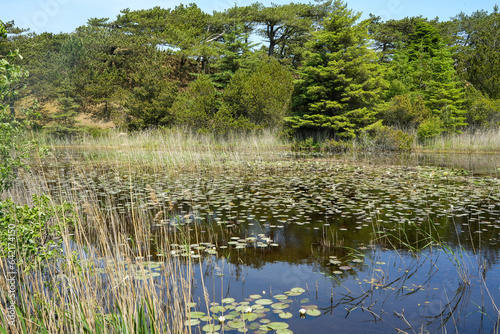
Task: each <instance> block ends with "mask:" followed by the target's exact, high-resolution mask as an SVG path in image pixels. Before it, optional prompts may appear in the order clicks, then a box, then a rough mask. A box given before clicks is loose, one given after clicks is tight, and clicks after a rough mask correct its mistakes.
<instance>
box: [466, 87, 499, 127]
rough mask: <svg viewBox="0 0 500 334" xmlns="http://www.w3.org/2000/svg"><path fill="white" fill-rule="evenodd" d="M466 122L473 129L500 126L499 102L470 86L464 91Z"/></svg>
mask: <svg viewBox="0 0 500 334" xmlns="http://www.w3.org/2000/svg"><path fill="white" fill-rule="evenodd" d="M465 96H466V102H465V105H466V108H465V109H466V110H467V112H466V113H465V115H464V117H465V118H466V122H467V123H468V124H470V125H472V126H474V127H475V128H488V127H496V126H499V125H500V100H498V99H497V100H494V99H489V98H487V97H486V96H484V95H483V94H482V93H481V92H480V91H478V90H477V89H475V88H474V87H473V86H472V85H468V86H467V87H466V90H465Z"/></svg>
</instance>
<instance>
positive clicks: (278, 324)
mask: <svg viewBox="0 0 500 334" xmlns="http://www.w3.org/2000/svg"><path fill="white" fill-rule="evenodd" d="M266 326H267V327H269V328H271V329H273V330H278V329H286V328H288V324H287V323H286V322H270V323H268V324H267V325H266Z"/></svg>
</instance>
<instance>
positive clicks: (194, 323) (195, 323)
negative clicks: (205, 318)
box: [184, 319, 200, 326]
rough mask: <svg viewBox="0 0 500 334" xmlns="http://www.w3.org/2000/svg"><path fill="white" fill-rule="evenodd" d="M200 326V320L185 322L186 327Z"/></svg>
mask: <svg viewBox="0 0 500 334" xmlns="http://www.w3.org/2000/svg"><path fill="white" fill-rule="evenodd" d="M199 324H200V320H198V319H189V320H186V321H184V325H186V326H197V325H199Z"/></svg>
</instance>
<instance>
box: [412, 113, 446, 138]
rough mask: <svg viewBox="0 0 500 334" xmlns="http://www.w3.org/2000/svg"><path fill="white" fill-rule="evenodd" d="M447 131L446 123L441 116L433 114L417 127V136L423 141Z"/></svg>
mask: <svg viewBox="0 0 500 334" xmlns="http://www.w3.org/2000/svg"><path fill="white" fill-rule="evenodd" d="M444 131H445V125H444V123H443V121H442V120H441V118H439V117H437V116H432V117H430V118H427V119H425V120H424V121H423V122H422V123H420V125H419V126H418V129H417V137H418V139H419V140H421V141H426V140H429V139H432V138H436V137H437V136H439V135H440V134H442V133H443V132H444Z"/></svg>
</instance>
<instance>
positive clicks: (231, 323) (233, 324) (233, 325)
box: [227, 320, 245, 329]
mask: <svg viewBox="0 0 500 334" xmlns="http://www.w3.org/2000/svg"><path fill="white" fill-rule="evenodd" d="M227 325H228V326H229V327H231V328H235V329H238V328H242V327H243V326H245V323H244V322H243V321H238V320H234V321H233V320H231V321H228V322H227Z"/></svg>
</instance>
